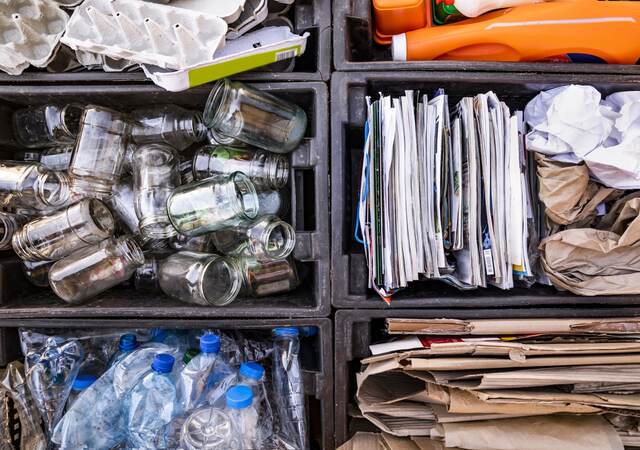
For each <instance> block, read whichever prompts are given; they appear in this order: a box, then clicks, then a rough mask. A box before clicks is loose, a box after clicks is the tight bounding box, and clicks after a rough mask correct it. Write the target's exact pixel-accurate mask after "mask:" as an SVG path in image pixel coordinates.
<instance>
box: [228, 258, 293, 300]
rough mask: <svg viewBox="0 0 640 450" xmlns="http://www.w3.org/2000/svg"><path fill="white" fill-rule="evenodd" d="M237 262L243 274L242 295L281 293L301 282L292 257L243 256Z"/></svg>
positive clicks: (261, 295)
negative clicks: (262, 257)
mask: <svg viewBox="0 0 640 450" xmlns="http://www.w3.org/2000/svg"><path fill="white" fill-rule="evenodd" d="M237 264H238V265H239V266H240V268H241V270H242V274H243V282H242V295H249V296H252V297H265V296H268V295H274V294H281V293H284V292H289V291H291V290H293V289H295V288H296V287H298V285H299V284H300V280H299V279H298V271H297V270H296V264H295V262H294V261H293V259H292V258H291V257H289V258H283V259H276V260H269V261H258V260H257V259H255V258H253V257H241V258H238V259H237Z"/></svg>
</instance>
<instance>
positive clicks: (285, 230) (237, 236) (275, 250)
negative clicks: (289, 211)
mask: <svg viewBox="0 0 640 450" xmlns="http://www.w3.org/2000/svg"><path fill="white" fill-rule="evenodd" d="M211 239H212V241H213V244H214V245H215V246H216V249H218V251H220V252H222V253H224V254H225V255H233V256H253V257H255V258H256V259H258V260H261V261H264V260H273V259H282V258H286V257H287V256H289V255H290V254H291V252H292V251H293V248H294V247H295V245H296V232H295V230H294V229H293V227H292V226H291V225H289V224H288V223H286V222H284V221H283V220H280V219H279V218H278V217H276V216H263V217H259V218H257V219H255V220H254V221H252V222H248V223H243V224H240V225H239V226H238V227H236V228H227V229H224V230H220V231H216V232H214V233H212V234H211Z"/></svg>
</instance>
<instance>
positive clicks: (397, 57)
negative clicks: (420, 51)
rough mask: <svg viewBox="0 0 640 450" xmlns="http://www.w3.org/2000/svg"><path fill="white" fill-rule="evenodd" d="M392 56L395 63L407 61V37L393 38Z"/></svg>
mask: <svg viewBox="0 0 640 450" xmlns="http://www.w3.org/2000/svg"><path fill="white" fill-rule="evenodd" d="M391 55H392V58H393V60H394V61H406V60H407V35H406V34H404V33H402V34H396V35H394V36H392V37H391Z"/></svg>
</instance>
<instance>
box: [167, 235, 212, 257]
mask: <svg viewBox="0 0 640 450" xmlns="http://www.w3.org/2000/svg"><path fill="white" fill-rule="evenodd" d="M169 247H171V248H172V249H174V250H178V251H182V250H188V251H190V252H200V253H212V252H213V250H214V246H213V243H212V242H211V235H210V234H203V235H201V236H194V237H189V236H185V235H184V234H178V235H177V236H175V237H174V238H173V239H171V240H170V241H169Z"/></svg>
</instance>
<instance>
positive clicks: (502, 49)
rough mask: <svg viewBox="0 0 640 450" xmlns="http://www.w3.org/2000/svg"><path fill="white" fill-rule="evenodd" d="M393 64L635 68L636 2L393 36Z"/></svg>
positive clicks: (549, 10)
mask: <svg viewBox="0 0 640 450" xmlns="http://www.w3.org/2000/svg"><path fill="white" fill-rule="evenodd" d="M392 53H393V59H394V60H397V61H404V60H409V61H420V60H437V59H440V60H465V61H545V60H546V61H557V62H607V63H610V64H635V63H636V62H638V59H639V58H640V1H598V0H556V1H552V2H546V3H536V4H530V5H523V6H518V7H514V8H508V9H503V10H499V11H494V12H491V13H488V14H485V15H482V16H480V17H478V18H474V19H469V20H464V21H461V22H457V23H452V24H448V25H442V26H439V27H425V28H421V29H419V30H414V31H409V32H407V33H404V34H398V35H395V36H393V41H392Z"/></svg>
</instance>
